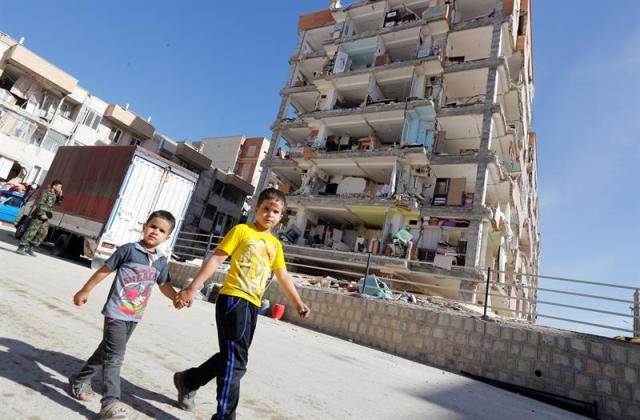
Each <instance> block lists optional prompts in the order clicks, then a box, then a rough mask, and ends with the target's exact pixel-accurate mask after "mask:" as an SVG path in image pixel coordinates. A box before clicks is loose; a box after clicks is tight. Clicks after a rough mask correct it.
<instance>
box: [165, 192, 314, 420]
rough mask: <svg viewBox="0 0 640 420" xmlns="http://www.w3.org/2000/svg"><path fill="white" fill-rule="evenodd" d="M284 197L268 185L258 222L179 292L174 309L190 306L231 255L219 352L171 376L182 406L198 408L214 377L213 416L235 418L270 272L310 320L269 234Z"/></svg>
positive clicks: (235, 233) (239, 228)
mask: <svg viewBox="0 0 640 420" xmlns="http://www.w3.org/2000/svg"><path fill="white" fill-rule="evenodd" d="M285 206H286V199H285V196H284V194H283V193H282V192H281V191H278V190H276V189H274V188H268V189H266V190H264V191H262V192H261V193H260V195H259V196H258V203H257V208H256V221H255V223H252V224H240V225H236V226H235V227H234V228H233V229H231V230H230V231H229V233H227V235H226V236H225V237H224V239H223V240H222V242H221V243H220V244H219V245H218V247H217V248H216V249H215V251H214V252H213V253H212V255H210V256H209V259H207V260H206V261H205V262H204V263H203V264H202V266H201V267H200V270H199V271H198V273H197V274H196V276H195V278H194V279H193V281H192V282H191V284H190V285H189V286H188V287H187V288H185V289H183V290H182V291H180V292H179V293H178V294H176V298H175V300H174V305H175V306H176V308H181V307H184V306H191V304H192V302H193V300H194V297H195V295H196V293H197V291H198V290H200V287H201V286H202V284H203V283H204V282H205V280H207V279H208V278H210V277H211V275H212V274H213V273H214V272H215V271H216V270H217V268H218V266H219V265H220V264H221V263H222V262H223V261H224V260H226V259H227V257H229V256H231V269H230V270H229V273H228V274H227V276H226V278H225V281H224V285H223V286H222V289H220V294H219V295H218V299H217V302H216V326H217V330H218V344H219V345H220V351H219V352H218V353H216V354H214V355H213V356H211V357H210V358H209V359H208V360H206V361H205V362H204V363H202V364H201V365H200V366H197V367H192V368H190V369H187V370H185V371H182V372H176V373H175V374H174V375H173V383H174V385H175V386H176V389H177V391H178V406H179V407H180V408H182V409H184V410H187V411H193V410H194V408H195V396H196V391H197V390H198V389H199V388H200V387H202V386H203V385H206V384H207V383H208V382H210V381H211V380H213V379H214V378H216V382H217V400H218V405H217V412H216V414H214V415H213V417H212V420H234V419H235V418H236V408H237V407H238V401H239V397H240V380H241V379H242V377H243V376H244V374H245V372H246V371H247V363H248V361H249V347H250V346H251V342H252V340H253V333H254V330H255V328H256V323H257V321H258V309H259V308H260V305H261V300H262V295H263V293H264V290H265V288H266V284H267V280H268V279H269V277H270V275H271V272H273V273H274V274H275V275H276V279H277V280H278V283H279V284H280V287H281V288H282V290H283V292H284V294H285V295H286V296H287V298H288V299H289V301H290V302H291V303H292V304H293V305H294V306H295V309H296V311H297V312H298V315H299V316H300V317H301V318H302V319H305V318H308V317H309V315H310V313H311V311H310V310H309V308H308V307H307V305H305V304H304V302H303V301H302V299H301V298H300V295H298V292H297V290H296V288H295V286H294V282H293V279H292V278H291V275H290V274H289V273H288V271H287V268H286V265H285V262H284V254H283V252H282V244H281V243H280V241H279V240H278V239H277V238H276V237H275V236H274V235H273V234H272V233H271V229H272V228H273V227H274V226H275V225H277V224H278V223H280V220H281V219H282V216H283V215H284V211H285Z"/></svg>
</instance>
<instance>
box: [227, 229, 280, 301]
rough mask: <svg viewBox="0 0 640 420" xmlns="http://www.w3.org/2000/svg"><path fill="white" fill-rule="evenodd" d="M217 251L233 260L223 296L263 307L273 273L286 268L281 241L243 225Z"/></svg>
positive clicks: (228, 236) (232, 232)
mask: <svg viewBox="0 0 640 420" xmlns="http://www.w3.org/2000/svg"><path fill="white" fill-rule="evenodd" d="M218 249H219V250H221V251H224V252H225V253H227V254H229V255H230V256H231V267H230V268H229V273H227V277H226V278H225V281H224V285H223V286H222V289H220V293H221V294H223V295H230V296H237V297H241V298H243V299H246V300H248V301H249V302H251V303H253V304H254V305H256V306H258V307H260V304H261V302H262V294H263V293H264V289H265V287H266V285H267V280H269V276H270V275H271V272H272V271H273V270H279V269H281V268H285V263H284V253H283V252H282V244H281V243H280V241H279V240H278V239H277V238H276V237H275V236H273V235H272V234H271V232H260V231H258V230H257V229H256V227H255V226H254V225H245V224H241V225H236V226H235V227H234V228H233V229H231V230H230V231H229V233H227V234H226V235H225V237H224V239H222V242H220V245H218Z"/></svg>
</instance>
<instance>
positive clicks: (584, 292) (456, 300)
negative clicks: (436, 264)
mask: <svg viewBox="0 0 640 420" xmlns="http://www.w3.org/2000/svg"><path fill="white" fill-rule="evenodd" d="M221 239H222V238H221V237H220V236H215V235H212V234H198V233H189V232H181V233H180V234H179V235H178V239H177V241H176V245H175V247H174V254H175V256H177V258H176V259H181V260H184V259H193V258H199V259H203V258H204V256H205V255H207V253H208V252H209V251H211V250H213V249H214V248H215V246H216V245H217V243H218V242H219V241H220V240H221ZM288 248H289V249H290V250H293V252H287V253H286V255H285V256H286V259H287V267H288V269H289V271H291V272H294V273H300V274H306V275H309V276H311V277H313V278H311V280H312V281H313V282H317V283H320V284H321V285H322V286H325V287H326V286H328V283H331V285H332V286H333V287H334V288H339V289H343V290H345V291H351V292H360V293H364V294H368V295H376V296H379V297H381V298H383V299H391V300H403V301H406V302H410V303H416V304H419V305H424V306H439V307H447V308H453V309H456V310H463V311H467V312H472V313H476V314H479V315H482V316H484V317H500V318H504V319H511V320H514V321H517V322H525V323H532V324H538V325H546V326H550V327H556V328H562V329H568V330H573V331H579V332H585V333H590V334H596V335H601V336H617V335H631V336H634V337H640V288H637V287H632V286H626V285H620V284H612V283H605V282H595V281H587V280H581V279H571V278H565V277H557V276H544V275H533V274H527V273H519V272H507V271H499V270H495V269H492V268H486V269H484V270H479V269H473V268H464V267H457V270H456V271H451V272H450V274H447V275H446V276H442V275H441V274H440V275H438V282H437V283H438V284H435V283H429V282H427V283H425V282H424V281H412V280H408V279H407V278H406V277H409V276H406V275H402V274H399V275H393V276H389V274H384V273H385V272H388V271H389V270H384V271H383V270H381V267H379V266H375V265H373V264H371V263H370V261H371V254H369V255H368V258H367V260H366V264H362V265H359V264H354V263H353V261H349V258H348V256H350V255H353V254H352V253H348V252H346V253H344V254H345V258H344V259H341V258H336V255H338V254H340V253H339V252H337V251H332V250H331V251H330V250H327V251H326V259H325V260H324V262H323V263H318V261H314V260H311V259H308V258H307V256H306V255H305V252H304V251H305V249H306V247H298V246H292V245H288ZM315 251H316V252H317V250H315ZM391 260H397V262H398V263H402V262H404V260H401V259H397V258H395V259H391ZM411 263H412V264H414V265H416V264H417V265H418V266H421V265H424V266H425V267H431V266H432V265H431V264H428V263H422V262H416V261H411ZM421 273H422V272H421ZM461 273H466V274H467V276H463V275H461ZM423 274H424V273H423ZM471 274H474V275H471ZM369 275H375V276H376V278H377V279H378V280H380V283H376V281H375V280H373V278H372V277H369ZM328 276H330V277H331V278H330V279H329V278H328ZM403 277H404V278H403ZM366 278H369V280H365V279H366ZM323 279H324V280H323ZM514 280H517V281H514ZM461 285H464V287H463V288H461ZM463 289H464V290H463ZM425 290H428V291H427V292H425ZM453 295H457V297H452V296H453Z"/></svg>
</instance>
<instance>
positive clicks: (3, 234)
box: [0, 224, 91, 267]
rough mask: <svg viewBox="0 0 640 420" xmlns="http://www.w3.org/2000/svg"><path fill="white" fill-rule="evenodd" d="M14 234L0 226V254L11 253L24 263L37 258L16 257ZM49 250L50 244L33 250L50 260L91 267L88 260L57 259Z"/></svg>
mask: <svg viewBox="0 0 640 420" xmlns="http://www.w3.org/2000/svg"><path fill="white" fill-rule="evenodd" d="M14 232H15V229H14V228H13V227H8V226H7V225H6V224H5V225H2V224H0V252H2V253H5V252H10V253H13V254H15V255H16V257H18V258H25V261H30V260H28V258H32V259H33V258H38V257H31V256H28V255H18V254H16V253H15V251H16V249H17V248H18V244H19V243H20V241H19V240H18V239H16V238H14V236H13V234H14ZM51 250H52V245H51V244H41V245H40V246H39V247H37V248H35V251H36V254H43V255H47V256H49V257H51V258H55V259H57V260H60V261H64V262H67V263H69V264H76V265H79V266H81V267H91V261H90V260H88V259H85V258H79V259H69V258H64V257H59V256H56V255H53V254H52V253H51Z"/></svg>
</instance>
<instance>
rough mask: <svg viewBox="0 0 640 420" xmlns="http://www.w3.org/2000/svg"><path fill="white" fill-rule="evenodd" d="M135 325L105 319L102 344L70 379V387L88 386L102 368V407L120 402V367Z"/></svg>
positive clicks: (118, 320)
mask: <svg viewBox="0 0 640 420" xmlns="http://www.w3.org/2000/svg"><path fill="white" fill-rule="evenodd" d="M137 325H138V323H137V322H135V321H122V320H120V319H112V318H106V317H105V319H104V332H103V335H102V342H101V343H100V345H99V346H98V348H97V349H96V351H94V352H93V354H92V355H91V357H90V358H89V360H87V363H85V365H84V366H83V367H82V369H81V370H80V372H79V373H78V374H77V375H74V376H73V377H72V378H71V381H72V386H79V385H81V384H90V383H91V378H92V377H93V375H95V374H96V372H97V371H98V369H100V367H102V400H100V402H101V403H102V406H103V407H104V406H105V405H107V404H109V403H111V402H113V401H116V400H120V367H121V366H122V362H123V361H124V352H125V350H126V349H127V341H129V337H131V334H132V333H133V330H135V328H136V326H137Z"/></svg>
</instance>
